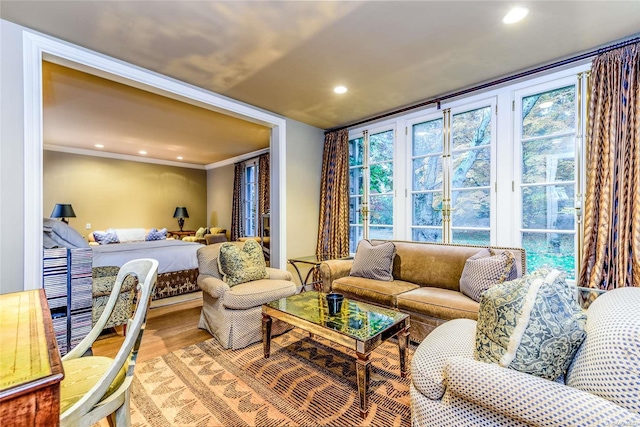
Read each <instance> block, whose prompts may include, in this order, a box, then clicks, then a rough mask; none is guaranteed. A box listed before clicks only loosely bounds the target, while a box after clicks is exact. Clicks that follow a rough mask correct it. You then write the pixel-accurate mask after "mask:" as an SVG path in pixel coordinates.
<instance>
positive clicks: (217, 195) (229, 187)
mask: <svg viewBox="0 0 640 427" xmlns="http://www.w3.org/2000/svg"><path fill="white" fill-rule="evenodd" d="M233 173H234V166H233V165H226V166H222V167H219V168H215V169H209V170H208V171H207V225H209V226H211V227H222V228H225V229H226V230H227V233H228V232H229V231H230V230H231V207H232V203H233Z"/></svg>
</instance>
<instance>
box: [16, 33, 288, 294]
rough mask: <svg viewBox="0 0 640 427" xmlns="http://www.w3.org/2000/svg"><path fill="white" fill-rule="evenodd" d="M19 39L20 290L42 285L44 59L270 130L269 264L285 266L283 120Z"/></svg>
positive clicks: (36, 39) (87, 55) (73, 51)
mask: <svg viewBox="0 0 640 427" xmlns="http://www.w3.org/2000/svg"><path fill="white" fill-rule="evenodd" d="M23 39H24V56H23V58H24V70H25V80H24V91H25V108H24V111H25V121H24V123H25V157H24V158H25V164H24V170H25V177H24V178H25V218H24V221H25V232H24V279H25V280H24V283H25V290H26V289H35V288H39V287H40V285H41V283H42V215H43V212H44V211H43V205H42V187H43V184H42V179H43V171H42V157H43V128H42V123H43V120H42V118H43V110H42V96H43V87H42V81H43V80H42V61H43V60H47V61H53V62H64V63H65V64H73V66H74V67H77V69H79V70H82V71H90V72H92V73H95V74H96V75H99V76H103V77H104V76H107V78H110V79H113V80H115V81H119V82H125V84H128V85H131V86H134V87H137V88H141V89H143V90H147V91H150V92H153V93H156V94H161V95H163V96H167V97H170V98H173V99H177V100H180V101H183V102H186V103H191V104H193V105H198V106H202V107H205V108H208V109H211V110H213V111H217V112H221V113H224V114H227V115H231V116H233V117H236V118H241V119H243V120H246V121H249V122H252V123H258V124H261V125H263V126H267V127H269V128H270V129H271V132H270V133H271V137H270V146H269V149H270V153H271V174H270V181H271V206H270V208H271V211H272V212H273V213H274V215H273V221H272V223H271V232H272V243H271V245H272V247H271V252H272V257H271V262H272V265H273V266H277V267H280V268H283V267H285V263H286V248H285V246H284V242H286V234H285V233H286V230H285V227H284V224H285V218H284V215H285V212H286V195H285V181H286V180H285V177H286V170H285V160H286V158H285V147H286V120H285V119H283V118H282V117H279V116H275V115H273V114H271V113H268V112H265V111H263V110H258V109H257V108H254V107H252V106H249V105H246V104H243V103H240V102H237V101H235V100H232V99H229V98H226V97H223V96H220V95H217V94H215V93H213V92H209V91H206V90H204V89H200V88H196V87H193V86H191V85H187V84H185V83H182V82H178V81H175V80H173V79H170V78H168V77H165V76H161V75H158V74H156V73H153V72H150V71H147V70H145V69H141V68H139V67H136V66H133V65H131V64H127V63H124V62H122V61H119V60H116V59H114V58H110V57H107V56H104V55H102V54H99V53H96V52H92V51H88V50H86V49H83V48H80V47H78V46H75V45H71V44H69V43H65V42H62V41H59V40H57V39H54V38H52V37H48V36H44V35H40V34H35V33H31V32H29V31H26V30H25V31H24V32H23Z"/></svg>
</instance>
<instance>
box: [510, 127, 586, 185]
mask: <svg viewBox="0 0 640 427" xmlns="http://www.w3.org/2000/svg"><path fill="white" fill-rule="evenodd" d="M574 139H575V138H574V136H573V135H571V136H565V137H563V138H545V139H536V140H534V141H526V142H523V143H522V182H525V183H531V184H533V183H542V182H556V181H573V180H574V179H575V160H574V159H575V146H574Z"/></svg>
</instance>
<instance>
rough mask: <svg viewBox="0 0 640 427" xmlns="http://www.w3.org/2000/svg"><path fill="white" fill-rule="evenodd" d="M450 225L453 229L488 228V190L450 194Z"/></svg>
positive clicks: (489, 213) (489, 197) (489, 209)
mask: <svg viewBox="0 0 640 427" xmlns="http://www.w3.org/2000/svg"><path fill="white" fill-rule="evenodd" d="M451 195H452V199H453V200H452V203H451V204H452V206H451V207H452V208H453V210H452V211H451V224H452V226H454V227H490V226H491V224H490V218H491V195H490V190H489V189H485V190H462V191H453V192H452V194H451Z"/></svg>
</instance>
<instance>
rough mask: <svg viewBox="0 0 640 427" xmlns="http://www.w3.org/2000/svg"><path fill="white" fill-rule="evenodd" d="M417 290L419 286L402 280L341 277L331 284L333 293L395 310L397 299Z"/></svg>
mask: <svg viewBox="0 0 640 427" xmlns="http://www.w3.org/2000/svg"><path fill="white" fill-rule="evenodd" d="M417 288H419V286H418V285H416V284H415V283H409V282H404V281H402V280H394V281H392V282H387V281H383V280H373V279H365V278H362V277H352V276H347V277H341V278H339V279H336V280H334V281H333V283H332V284H331V291H332V292H337V293H340V294H343V295H344V296H345V297H347V298H354V299H357V300H361V301H367V302H371V303H373V304H378V305H383V306H386V307H394V308H395V307H396V304H397V302H396V297H397V296H398V295H400V294H402V293H404V292H407V291H410V290H412V289H417Z"/></svg>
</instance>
